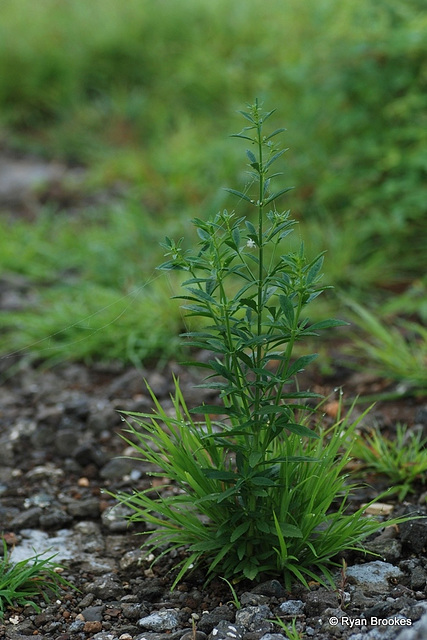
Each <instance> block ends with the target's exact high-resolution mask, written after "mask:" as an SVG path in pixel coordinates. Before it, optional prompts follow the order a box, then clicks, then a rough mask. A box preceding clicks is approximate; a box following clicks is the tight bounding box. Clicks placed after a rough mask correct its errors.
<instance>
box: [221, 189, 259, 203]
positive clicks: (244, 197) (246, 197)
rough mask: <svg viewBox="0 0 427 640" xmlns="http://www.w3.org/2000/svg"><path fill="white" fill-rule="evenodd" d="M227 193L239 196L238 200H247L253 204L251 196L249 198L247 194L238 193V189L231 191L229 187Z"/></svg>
mask: <svg viewBox="0 0 427 640" xmlns="http://www.w3.org/2000/svg"><path fill="white" fill-rule="evenodd" d="M225 191H228V193H232V194H233V195H234V196H237V197H238V198H241V199H242V200H246V201H247V202H250V203H251V204H253V200H251V199H250V198H249V196H247V195H246V194H245V193H242V192H241V191H237V189H229V188H228V187H226V188H225Z"/></svg>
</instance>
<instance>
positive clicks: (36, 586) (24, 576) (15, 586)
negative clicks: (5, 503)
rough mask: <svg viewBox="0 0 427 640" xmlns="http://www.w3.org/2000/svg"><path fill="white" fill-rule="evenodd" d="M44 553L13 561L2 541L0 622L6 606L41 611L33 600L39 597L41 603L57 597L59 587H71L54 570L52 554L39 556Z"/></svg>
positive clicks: (55, 566) (55, 567)
mask: <svg viewBox="0 0 427 640" xmlns="http://www.w3.org/2000/svg"><path fill="white" fill-rule="evenodd" d="M44 555H45V553H42V554H40V553H36V554H35V555H34V556H31V557H30V558H27V559H25V560H21V561H20V562H15V563H14V562H13V561H12V560H11V556H10V554H9V552H8V549H7V545H6V542H5V541H4V540H3V557H2V558H1V559H0V619H1V618H3V617H4V614H5V610H6V607H13V606H16V605H18V606H31V607H33V609H35V610H36V611H37V612H40V611H41V609H40V607H39V605H38V604H37V603H36V602H35V601H34V599H35V598H38V597H42V598H43V599H44V601H45V602H49V600H50V599H51V598H52V597H53V596H58V595H60V592H61V587H66V586H68V587H69V586H71V585H70V584H69V582H67V580H65V579H64V578H63V577H62V576H61V575H60V574H59V573H58V572H57V571H56V569H57V565H56V564H55V563H54V562H53V558H54V557H55V555H52V556H48V557H43V556H44Z"/></svg>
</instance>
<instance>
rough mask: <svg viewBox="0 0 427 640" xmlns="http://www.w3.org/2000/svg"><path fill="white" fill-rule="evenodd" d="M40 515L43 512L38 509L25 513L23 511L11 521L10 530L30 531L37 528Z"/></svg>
mask: <svg viewBox="0 0 427 640" xmlns="http://www.w3.org/2000/svg"><path fill="white" fill-rule="evenodd" d="M42 513H43V510H42V509H41V508H40V507H32V508H31V509H27V511H23V512H22V513H20V514H18V515H17V516H15V517H14V518H13V519H12V522H11V523H10V528H11V529H12V530H18V531H19V530H20V529H32V528H34V527H37V526H38V524H39V520H40V516H41V515H42Z"/></svg>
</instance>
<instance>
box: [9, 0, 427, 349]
mask: <svg viewBox="0 0 427 640" xmlns="http://www.w3.org/2000/svg"><path fill="white" fill-rule="evenodd" d="M0 17H1V20H0V141H1V142H2V144H3V145H4V146H6V147H11V148H13V149H18V150H21V151H24V152H31V153H35V154H39V155H43V156H45V157H47V158H58V159H62V160H64V161H66V162H68V163H72V164H77V165H82V166H84V167H86V170H87V174H86V179H85V180H86V183H85V188H86V189H87V190H88V191H91V190H102V189H107V188H109V187H111V186H112V185H115V184H117V183H120V184H121V185H125V186H126V193H127V195H126V197H124V198H123V200H122V202H121V204H119V205H117V206H113V205H112V206H105V205H102V206H100V207H98V209H96V210H94V209H93V208H92V209H90V210H89V209H88V210H87V211H85V212H82V213H80V214H78V215H77V217H76V216H74V217H73V216H69V215H67V214H66V213H59V212H56V211H52V210H49V211H48V210H47V211H46V212H45V213H44V215H42V216H40V218H39V219H38V220H37V221H36V222H35V223H34V222H33V223H30V222H25V221H22V220H12V221H11V220H10V216H9V215H8V212H7V211H4V212H3V214H5V215H3V216H2V218H1V219H0V265H1V268H2V270H3V271H4V272H8V271H9V272H18V273H22V274H23V275H25V276H27V277H29V278H30V279H31V280H33V281H34V283H35V285H36V286H37V287H38V300H39V302H38V304H37V305H36V306H35V307H34V308H31V309H26V310H24V311H22V312H19V311H16V312H13V313H12V312H8V313H4V314H3V317H2V319H1V320H0V324H1V325H2V327H3V329H2V334H1V335H0V349H1V350H2V351H3V352H10V351H13V350H15V349H24V350H26V348H27V347H29V345H30V344H33V345H34V347H33V349H29V350H30V351H31V350H33V351H35V352H37V351H38V345H40V344H43V343H39V341H40V340H44V338H46V337H47V336H49V335H52V337H51V339H50V348H51V349H52V353H53V354H54V357H55V358H60V357H61V354H62V355H63V357H67V358H75V359H80V358H84V359H87V360H90V359H97V358H101V357H103V358H112V357H114V358H117V357H118V358H122V359H124V360H129V359H133V360H137V359H138V358H139V357H141V358H148V357H152V356H159V355H162V354H163V355H166V356H167V355H168V354H169V353H171V352H173V350H174V349H175V348H176V341H175V337H176V334H177V332H178V330H179V326H181V325H182V318H181V315H180V311H179V309H178V306H177V305H176V304H175V303H173V302H170V301H169V294H170V286H169V284H170V283H165V281H164V280H163V279H162V278H155V279H153V270H154V267H155V265H156V264H157V263H159V262H161V259H162V257H161V250H160V249H159V248H158V242H159V241H160V240H162V238H163V236H164V235H165V233H167V234H169V235H175V236H180V235H187V234H188V231H187V228H188V220H189V219H190V218H192V217H194V216H196V215H197V216H199V217H205V216H207V215H209V214H212V213H215V212H216V211H217V210H218V209H221V208H223V207H224V206H231V207H232V206H234V204H235V203H233V202H230V201H229V200H228V198H227V197H226V194H225V192H224V191H223V190H222V189H221V187H223V186H231V187H235V188H242V186H243V185H244V183H245V181H246V177H245V174H244V170H243V169H242V167H243V166H244V162H243V153H244V147H240V146H239V144H236V142H235V141H231V140H230V138H229V134H231V133H233V132H235V131H236V130H237V129H238V128H239V127H240V120H239V118H238V117H237V116H236V115H235V111H236V110H237V109H240V108H244V106H245V104H246V103H247V102H251V101H252V100H253V99H254V98H255V97H258V98H259V99H260V100H261V101H264V104H265V105H266V107H268V108H277V110H278V117H277V120H278V123H277V126H282V125H283V126H286V127H287V129H288V132H287V142H286V143H287V145H288V146H289V147H290V151H289V153H288V154H286V156H285V160H286V162H285V174H284V178H283V179H284V181H285V184H286V185H295V187H296V188H295V190H294V191H292V192H291V194H290V195H289V196H288V197H287V200H286V202H285V203H284V208H288V207H290V208H291V210H292V212H293V214H294V216H296V217H297V219H298V220H299V221H300V225H299V228H298V232H297V233H296V234H295V236H296V237H295V241H299V239H300V237H302V238H303V239H304V242H305V244H306V247H307V250H308V253H309V254H311V255H314V254H315V253H316V252H319V251H322V250H323V249H327V251H328V253H327V256H326V261H325V271H326V275H325V281H327V282H328V283H331V284H333V285H334V286H335V287H336V289H337V291H338V292H339V293H344V294H345V295H347V296H351V297H354V298H355V299H356V300H358V301H359V302H360V301H363V302H366V301H368V302H371V303H372V304H373V303H375V306H376V309H377V310H378V309H379V310H380V313H381V309H384V313H389V312H390V309H391V308H393V314H404V313H405V311H406V310H407V309H408V291H409V292H410V291H411V290H413V289H414V287H415V289H417V288H418V289H417V290H419V289H420V288H421V290H423V291H424V292H425V286H426V285H425V282H426V281H425V271H426V270H425V265H426V260H425V246H426V242H425V239H426V227H427V224H426V202H427V181H426V173H427V127H426V124H427V91H426V89H427V87H426V85H427V13H426V12H425V7H424V3H423V2H421V1H420V0H378V1H377V2H375V3H373V2H372V1H371V0H361V1H360V2H358V3H354V2H353V1H352V0H341V1H339V2H338V1H337V0H306V1H305V2H304V3H301V2H300V0H287V2H283V0H270V2H268V3H266V2H263V1H261V0H245V1H243V0H233V1H231V2H230V1H229V0H227V1H226V0H216V1H215V2H208V1H207V0H181V1H180V2H179V3H174V2H172V1H171V0H162V1H159V2H156V3H155V4H153V3H152V2H149V1H148V0H127V2H126V3H123V2H121V1H120V0H102V1H101V0H91V2H90V3H87V2H84V1H83V0H73V2H60V1H58V0H42V1H40V2H38V3H34V2H33V1H32V0H21V1H20V3H19V5H18V4H17V3H16V2H13V0H4V1H3V2H2V5H1V8H0ZM239 213H242V214H243V213H245V211H244V207H242V209H239ZM191 240H192V238H191V237H190V238H189V241H191ZM70 273H71V274H73V277H68V275H69V274H70ZM64 274H65V275H64ZM67 274H68V275H67ZM147 283H148V284H147ZM175 286H176V283H173V286H172V288H174V287H175ZM89 290H90V294H89V293H88V292H89ZM135 290H138V292H139V293H138V294H135ZM131 292H132V293H131ZM401 294H402V297H401V300H402V302H401V303H399V300H400V295H401ZM150 296H151V298H150ZM114 299H116V300H123V309H121V310H117V309H116V310H115V311H114V313H116V316H117V317H119V316H120V321H119V320H117V321H115V320H114V319H113V318H112V317H109V316H108V314H106V316H105V317H103V314H102V313H99V314H97V315H96V317H97V319H99V323H98V325H99V326H98V325H97V326H96V327H95V329H94V330H93V331H92V333H91V331H90V330H89V331H86V333H85V337H84V340H81V339H80V338H81V331H82V329H81V327H80V325H79V322H80V321H81V320H82V319H83V318H85V317H88V316H92V315H93V314H94V313H96V310H97V309H103V308H104V307H105V306H106V305H107V306H108V305H109V304H110V302H112V301H113V300H114ZM68 300H73V304H72V305H70V304H68ZM107 300H109V301H110V302H107ZM130 300H131V301H132V304H131V305H129V304H128V303H129V301H130ZM421 300H422V296H418V297H417V296H415V297H412V298H411V305H410V314H411V317H412V319H414V318H415V319H417V318H419V317H423V318H424V319H425V305H424V307H422V305H421ZM54 301H56V302H57V304H56V305H55V304H54ZM417 301H420V302H419V304H418V302H417ZM117 304H118V303H117ZM319 304H320V303H319ZM324 305H327V306H329V307H338V312H339V311H340V310H339V307H340V303H339V302H338V299H337V298H334V297H333V296H329V297H328V298H326V299H325V301H324V303H323V306H324ZM323 306H322V305H320V306H318V307H317V309H313V312H314V313H315V314H319V315H321V314H322V312H323ZM122 311H123V313H122ZM328 312H329V310H328ZM121 313H122V315H120V314H121ZM107 316H108V317H107ZM116 316H114V317H116ZM125 317H126V322H124V321H123V319H124V318H125ZM157 318H163V319H164V322H163V321H159V322H157ZM65 327H73V330H71V329H70V330H69V331H68V332H67V333H66V335H67V337H66V338H65V336H64V334H63V332H62V330H63V329H64V328H65ZM79 327H80V328H79ZM101 327H103V328H102V333H104V339H103V340H99V334H100V333H101ZM147 327H150V331H147ZM131 328H133V332H132V331H131ZM58 332H60V333H58ZM129 332H131V334H132V336H133V338H132V340H131V342H132V343H133V344H134V345H138V348H136V347H135V348H134V347H132V348H130V347H129V343H128V342H127V341H126V339H127V336H129V335H130V333H129ZM53 334H57V335H58V336H59V337H60V338H61V339H59V337H58V339H57V337H56V335H55V336H54V335H53ZM67 344H68V345H69V348H68V349H67V348H66V345H67ZM79 345H80V346H79ZM126 345H127V346H126ZM171 345H174V346H173V347H171ZM56 347H57V349H56ZM80 347H81V348H80ZM132 349H133V350H132ZM41 355H43V357H45V356H46V353H45V352H42V354H41Z"/></svg>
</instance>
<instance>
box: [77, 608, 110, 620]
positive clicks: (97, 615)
mask: <svg viewBox="0 0 427 640" xmlns="http://www.w3.org/2000/svg"><path fill="white" fill-rule="evenodd" d="M104 609H105V605H104V604H101V605H98V606H95V607H87V608H86V609H83V611H82V612H81V615H82V616H83V618H84V619H85V621H87V622H101V620H102V614H103V613H104Z"/></svg>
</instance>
